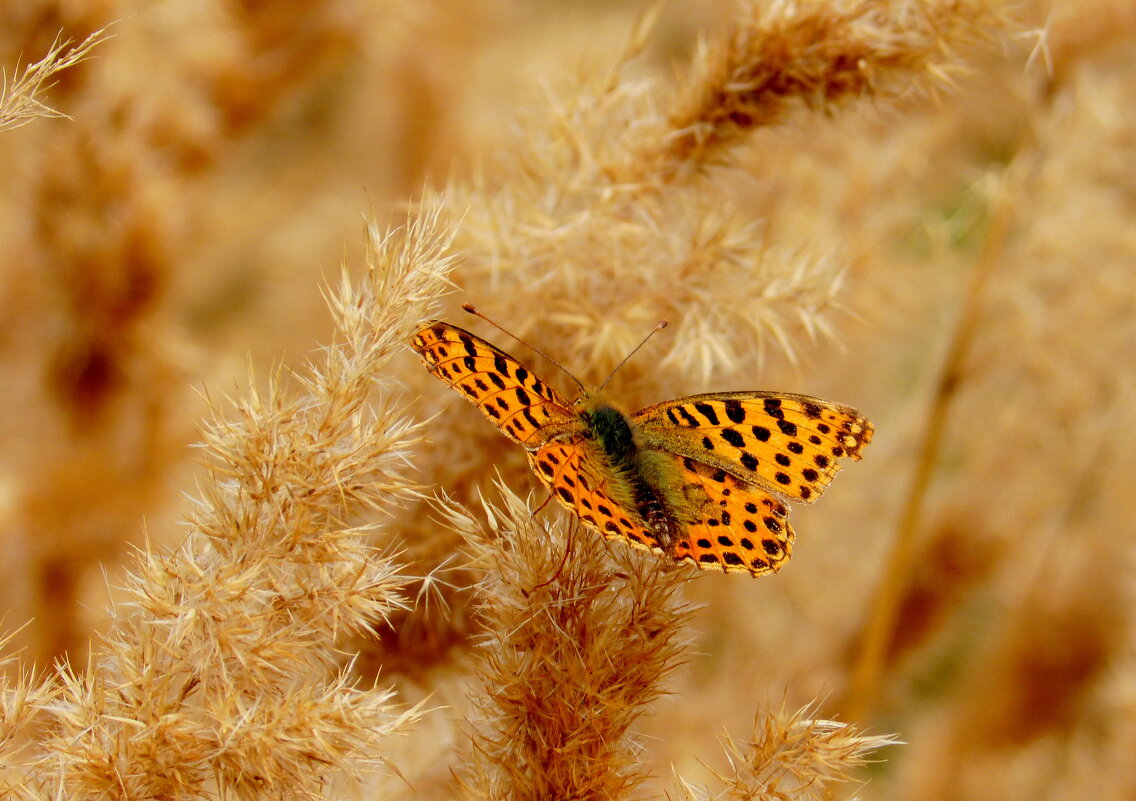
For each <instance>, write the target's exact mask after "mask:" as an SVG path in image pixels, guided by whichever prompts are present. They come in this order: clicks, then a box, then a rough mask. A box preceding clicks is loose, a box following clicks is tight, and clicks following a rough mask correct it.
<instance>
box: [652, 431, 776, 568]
mask: <svg viewBox="0 0 1136 801" xmlns="http://www.w3.org/2000/svg"><path fill="white" fill-rule="evenodd" d="M662 456H663V458H668V459H672V460H673V462H672V468H673V469H674V470H676V472H677V481H678V482H679V484H678V493H677V495H678V498H676V500H677V503H676V504H675V507H674V508H673V509H672V510H671V511H672V513H673V514H674V515H675V516H676V518H677V519H678V522H679V523H680V524H681V526H682V531H683V536H682V537H681V538H679V539H677V540H676V541H675V542H674V543H672V544H671V546H670V547H669V548H667V549H666V552H667V554H668V555H669V556H670V557H671V558H672V559H675V560H678V561H690V562H693V563H694V564H695V565H697V566H698V567H699V568H701V569H703V570H721V571H723V572H725V573H749V574H750V575H752V576H754V577H757V576H761V575H765V574H766V573H776V572H777V571H778V570H780V569H781V568H782V567H783V566H784V564H785V563H786V562H788V561H789V557H790V556H792V553H793V539H794V533H793V528H792V526H790V525H789V520H788V515H789V510H788V508H787V507H786V506H785V502H784V501H783V500H781V499H780V498H778V497H777V496H776V495H774V494H772V493H769V492H767V491H765V490H764V489H763V488H762V487H760V486H758V485H757V484H753V483H749V482H746V481H742V480H741V479H739V478H737V477H736V476H734V475H731V474H730V473H727V472H726V471H725V470H722V469H720V468H717V467H713V466H711V465H708V464H705V463H703V462H699V461H696V460H694V459H691V458H689V457H683V456H676V455H675V454H672V453H666V452H664V453H663V454H662Z"/></svg>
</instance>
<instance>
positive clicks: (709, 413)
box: [694, 401, 718, 426]
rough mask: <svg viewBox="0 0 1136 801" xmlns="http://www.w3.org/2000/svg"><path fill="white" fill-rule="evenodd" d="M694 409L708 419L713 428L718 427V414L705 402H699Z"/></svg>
mask: <svg viewBox="0 0 1136 801" xmlns="http://www.w3.org/2000/svg"><path fill="white" fill-rule="evenodd" d="M694 409H695V411H697V412H698V413H699V414H700V415H702V416H703V417H705V418H706V420H707V422H709V423H710V425H712V426H716V425H718V413H717V412H716V411H714V407H713V406H711V405H710V404H709V403H706V402H705V401H698V402H697V403H695V404H694Z"/></svg>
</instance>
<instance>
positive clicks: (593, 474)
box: [528, 437, 663, 553]
mask: <svg viewBox="0 0 1136 801" xmlns="http://www.w3.org/2000/svg"><path fill="white" fill-rule="evenodd" d="M588 455H589V453H588V446H587V443H586V442H585V441H584V440H583V438H580V437H576V438H572V439H558V440H556V441H553V442H550V443H548V444H547V445H544V446H543V447H541V448H539V449H537V450H535V451H530V452H529V454H528V457H529V465H530V466H531V467H532V469H533V472H534V473H536V474H537V475H538V476H539V477H540V479H541V481H543V482H544V483H545V485H546V486H547V487H548V490H549V492H550V493H551V494H552V497H554V498H555V499H556V500H557V501H559V502H560V504H561V505H562V506H564V507H566V508H567V509H568V510H569V511H571V512H573V513H574V514H575V515H576V516H577V517H579V518H580V521H581V522H582V523H584V524H585V525H587V526H590V527H591V528H593V529H595V530H596V531H598V532H599V533H601V534H603V535H604V536H605V537H607V538H608V539H618V540H623V541H625V542H627V543H629V544H631V545H634V546H636V547H638V548H645V549H647V550H651V551H655V552H657V553H662V552H663V551H662V547H661V546H660V544H659V541H658V539H657V538H656V537H655V536H654V535H653V534H652V533H651V532H650V531H649V530H648V528H647V527H646V525H645V524H644V522H643V519H642V518H641V517H640V516H639V514H638V513H637V512H635V511H634V510H631V509H627V508H626V507H624V506H623V505H622V504H620V503H619V502H618V501H616V500H614V499H613V498H612V497H611V494H610V492H609V487H608V480H607V478H605V477H604V476H603V475H602V473H601V472H600V471H598V470H596V469H594V467H593V465H594V461H593V460H592V459H590V458H588Z"/></svg>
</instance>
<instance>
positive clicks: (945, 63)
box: [624, 0, 1008, 180]
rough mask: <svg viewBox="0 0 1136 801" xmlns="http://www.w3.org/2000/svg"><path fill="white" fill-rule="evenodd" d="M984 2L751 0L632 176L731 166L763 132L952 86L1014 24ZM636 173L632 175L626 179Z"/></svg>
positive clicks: (1000, 6)
mask: <svg viewBox="0 0 1136 801" xmlns="http://www.w3.org/2000/svg"><path fill="white" fill-rule="evenodd" d="M1007 7H1008V4H1007V3H1004V2H987V1H986V0H930V1H929V2H919V3H911V2H907V0H845V1H844V2H831V0H803V1H802V2H784V1H782V2H772V3H758V2H752V1H751V2H746V3H744V4H743V6H742V10H741V12H740V15H739V16H740V19H739V22H738V24H737V25H736V27H735V29H734V31H733V34H732V36H729V37H726V38H723V39H720V40H717V41H712V42H704V43H703V44H702V46H701V47H700V49H699V51H698V54H697V57H696V59H695V62H694V65H693V69H692V70H691V75H690V76H689V77H688V78H687V80H686V81H685V84H684V85H683V86H682V87H681V88H680V89H679V92H678V96H677V98H676V99H675V101H674V103H673V104H672V105H671V106H670V108H669V110H668V112H667V119H666V124H665V125H664V126H662V127H661V128H660V129H659V132H658V134H657V137H656V138H654V139H653V140H652V139H651V138H647V139H646V142H647V146H646V147H645V148H641V149H640V150H639V151H638V153H637V155H638V157H639V159H640V160H641V161H640V164H639V167H638V168H637V169H635V168H633V169H632V170H631V171H630V173H631V176H634V175H635V174H636V173H639V174H640V175H641V176H642V177H641V178H639V180H649V179H650V178H651V177H652V176H651V174H652V173H653V177H654V179H655V180H668V179H670V178H672V177H674V176H675V175H680V174H684V173H687V172H690V171H691V170H697V169H699V168H701V167H704V166H707V165H710V164H715V163H721V162H722V160H723V159H724V158H726V156H727V153H728V151H729V149H730V148H732V147H735V146H737V145H739V144H741V143H742V142H743V141H744V140H745V139H746V138H747V137H748V136H749V135H750V134H751V133H752V132H753V131H755V130H757V129H759V128H763V127H769V126H771V125H777V124H779V123H782V122H784V121H785V120H786V119H788V118H789V117H790V116H791V115H793V114H794V113H795V112H803V113H816V112H824V113H829V114H831V113H834V112H836V111H837V110H839V109H840V108H841V107H842V106H844V105H846V104H847V103H849V102H850V101H852V100H855V99H858V98H865V97H870V98H873V99H875V100H887V101H896V100H900V99H905V98H912V97H918V96H920V95H923V94H926V93H928V92H931V91H934V90H935V89H936V88H938V87H940V86H943V85H946V84H948V83H949V82H950V81H951V80H952V76H953V75H955V74H957V73H958V72H960V71H961V70H962V69H963V64H964V61H963V60H962V58H960V57H961V56H962V55H963V54H965V53H966V52H967V51H972V50H974V49H975V45H976V44H980V43H982V42H984V41H986V40H989V39H990V37H991V35H992V33H993V32H994V31H997V30H999V29H1000V28H1001V27H1002V26H1003V25H1004V23H1005V18H1006V10H1007ZM624 180H626V179H624Z"/></svg>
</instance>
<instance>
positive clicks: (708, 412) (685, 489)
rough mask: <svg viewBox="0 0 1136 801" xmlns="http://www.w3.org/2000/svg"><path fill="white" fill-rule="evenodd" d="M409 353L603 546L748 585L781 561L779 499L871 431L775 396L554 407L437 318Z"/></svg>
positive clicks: (785, 544) (820, 480)
mask: <svg viewBox="0 0 1136 801" xmlns="http://www.w3.org/2000/svg"><path fill="white" fill-rule="evenodd" d="M412 347H413V348H414V350H415V351H416V352H417V353H418V355H419V356H420V357H421V358H422V361H423V363H424V364H425V365H426V367H427V369H428V370H429V371H430V373H431V374H433V375H434V376H436V377H437V378H439V379H441V380H442V381H444V382H445V383H447V384H449V385H450V386H451V387H452V388H453V389H455V390H457V391H458V392H459V393H460V394H461V395H462V396H463V397H465V399H466V400H468V401H469V402H470V403H472V404H474V405H475V406H477V408H478V409H480V410H481V412H482V414H484V415H485V416H486V417H487V418H488V419H489V420H490V421H491V422H492V423H493V424H494V425H496V426H497V427H498V428H499V429H500V430H501V431H502V432H503V433H504V434H505V436H507V437H509V439H511V440H513V441H514V442H516V443H517V444H519V445H520V446H521V447H523V448H524V449H525V451H526V452H527V454H528V460H529V464H530V466H531V467H532V469H533V472H534V473H536V475H537V477H538V478H539V479H540V480H541V481H542V482H544V484H545V486H546V487H547V488H548V490H549V492H550V493H551V495H552V497H554V498H555V499H556V500H557V501H558V502H560V503H561V504H562V505H563V506H565V507H566V508H567V509H569V510H570V511H571V512H573V513H575V514H576V515H577V517H579V519H580V520H581V521H582V522H583V523H584V524H585V525H587V526H589V527H590V528H592V529H594V530H596V531H598V532H599V533H600V534H602V535H604V536H605V537H607V538H609V539H614V540H621V541H624V542H627V543H629V544H631V545H633V546H636V547H638V548H643V549H646V550H650V551H653V552H655V553H658V554H663V555H665V556H669V557H671V558H672V559H675V560H678V561H687V562H692V563H693V564H695V565H697V566H698V567H700V568H702V569H719V570H722V571H724V572H727V573H733V572H737V573H750V574H751V575H753V576H760V575H764V574H766V573H772V572H776V571H778V570H780V569H781V567H782V566H783V565H784V564H785V562H787V561H788V559H789V557H790V555H791V553H792V547H793V539H794V533H793V529H792V527H791V526H790V525H789V521H788V508H787V507H786V505H785V501H786V500H792V501H802V502H804V503H812V502H813V501H815V500H816V499H817V498H819V497H820V495H821V493H822V492H824V490H825V488H826V487H827V486H828V485H829V483H830V482H831V481H832V478H833V476H834V475H836V472H837V471H838V470H839V469H840V467H841V465H840V460H842V459H846V458H850V459H857V460H858V459H859V458H860V451H861V450H862V449H863V448H864V447H865V446H866V445H867V444H868V443H869V442H871V440H872V431H873V429H872V424H871V423H870V422H869V421H868V420H867V418H865V417H864V416H863V415H862V414H861V413H860V412H858V411H856V410H855V409H852V408H850V407H848V406H844V405H842V404H839V403H833V402H831V401H826V400H821V399H819V398H813V397H809V396H807V395H794V394H789V393H782V392H761V391H755V392H715V393H710V394H706V395H692V396H689V397H684V398H675V399H674V400H669V401H664V402H662V403H657V404H655V405H654V406H648V407H646V408H645V409H640V410H639V411H637V412H635V413H634V414H631V415H625V414H624V413H623V412H621V411H619V410H618V409H616V408H615V407H614V406H612V405H611V404H609V403H608V402H607V401H606V400H605V399H604V397H603V396H602V394H600V393H598V392H596V393H593V392H587V391H583V392H582V394H581V395H580V397H579V398H577V399H576V400H575V401H574V402H571V401H568V400H566V399H565V398H564V397H563V396H562V395H560V393H558V392H557V391H556V390H555V389H553V388H552V387H551V386H549V385H548V384H547V383H546V382H545V381H543V380H541V379H540V378H539V377H537V376H536V375H534V374H533V373H532V371H530V370H529V369H528V368H526V367H525V366H524V365H522V364H521V363H520V362H519V361H517V360H516V359H514V358H513V357H512V356H510V355H509V354H507V353H505V352H504V351H502V350H500V349H498V348H496V347H494V346H493V345H491V344H489V343H488V342H486V341H485V340H484V339H482V338H480V337H478V336H477V335H475V334H472V333H470V332H469V331H466V330H464V329H462V328H458V327H457V326H455V325H450V324H449V323H444V322H439V321H434V322H431V323H429V324H427V325H426V326H425V327H424V328H422V330H420V331H419V332H418V333H417V334H416V335H415V336H414V338H413V340H412Z"/></svg>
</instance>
